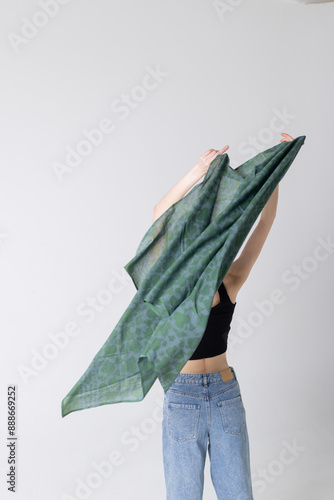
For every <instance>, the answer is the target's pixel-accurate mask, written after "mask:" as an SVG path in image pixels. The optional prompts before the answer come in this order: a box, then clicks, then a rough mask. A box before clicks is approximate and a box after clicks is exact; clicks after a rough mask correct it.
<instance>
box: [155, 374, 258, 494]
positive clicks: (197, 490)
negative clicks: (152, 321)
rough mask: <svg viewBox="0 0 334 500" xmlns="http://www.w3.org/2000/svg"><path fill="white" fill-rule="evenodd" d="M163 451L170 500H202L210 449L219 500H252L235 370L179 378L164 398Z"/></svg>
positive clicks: (242, 411)
mask: <svg viewBox="0 0 334 500" xmlns="http://www.w3.org/2000/svg"><path fill="white" fill-rule="evenodd" d="M223 378H224V380H225V381H224V380H223ZM162 445H163V463H164V474H165V483H166V491H167V500H201V499H202V496H203V487H204V464H205V458H206V451H207V448H208V452H209V457H210V474H211V479H212V483H213V486H214V488H215V491H216V494H217V498H218V500H253V492H252V482H251V471H250V453H249V441H248V432H247V425H246V411H245V408H244V405H243V401H242V398H241V394H240V387H239V382H238V380H237V377H236V374H235V370H234V369H233V367H232V366H230V367H229V368H228V369H227V370H223V371H222V372H214V373H196V374H193V373H192V374H190V373H179V374H178V375H177V377H176V379H175V380H174V382H173V384H172V385H171V387H170V388H169V389H168V390H167V391H166V392H165V396H164V406H163V421H162Z"/></svg>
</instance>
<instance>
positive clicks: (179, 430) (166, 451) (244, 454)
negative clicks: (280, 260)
mask: <svg viewBox="0 0 334 500" xmlns="http://www.w3.org/2000/svg"><path fill="white" fill-rule="evenodd" d="M282 136H283V139H281V141H280V142H285V141H292V140H293V138H292V137H291V136H289V135H288V134H285V133H282ZM228 147H229V146H225V147H224V148H222V149H221V150H219V151H217V150H214V149H209V150H207V151H206V152H205V153H203V154H202V155H201V156H200V158H199V161H198V163H197V164H196V165H195V166H194V167H193V168H192V169H191V170H190V171H189V172H188V173H187V174H186V175H185V176H184V177H182V179H180V181H178V182H177V183H176V184H175V186H173V187H172V188H171V189H170V190H169V191H168V192H167V193H166V194H165V196H164V197H163V198H162V199H161V200H160V201H159V203H158V204H157V205H156V206H155V207H154V218H153V222H154V221H155V220H156V219H157V218H158V217H160V216H161V215H162V214H163V213H164V212H165V211H166V210H167V209H168V208H169V207H170V206H171V205H172V204H173V203H175V202H177V201H178V200H180V199H181V198H182V197H183V196H184V195H185V194H186V193H187V192H188V191H189V189H190V188H191V187H192V186H194V184H196V183H197V182H198V181H199V180H200V179H201V178H202V177H203V175H205V174H206V172H207V170H208V168H209V166H210V164H211V162H212V161H213V160H214V159H215V158H216V156H217V155H221V154H223V153H225V151H226V150H227V149H228ZM277 201H278V185H277V187H276V188H275V190H274V191H273V193H272V195H271V197H270V198H269V200H268V202H267V203H266V205H265V207H264V208H263V210H262V212H261V216H260V220H259V222H258V224H257V226H256V227H255V229H254V231H253V232H252V234H251V236H250V237H249V239H248V241H247V243H246V244H245V246H244V248H243V250H242V252H241V255H240V256H239V257H238V258H237V259H236V260H235V261H234V262H233V263H232V265H231V266H230V268H229V270H228V272H227V274H226V275H225V277H224V279H223V282H222V284H221V285H220V287H219V289H218V290H217V291H216V293H215V295H214V297H213V302H212V306H211V314H210V316H209V319H208V323H207V327H206V331H205V332H204V334H203V337H202V339H201V341H200V343H199V345H198V347H197V348H196V350H195V351H194V353H193V355H192V356H191V358H190V359H189V360H188V361H187V363H186V364H185V365H184V366H183V368H182V370H181V371H180V373H179V374H178V375H177V377H176V379H175V381H174V382H173V384H172V385H171V387H170V388H169V389H168V390H167V391H166V393H165V397H164V410H163V423H162V431H163V461H164V473H165V481H166V489H167V500H188V499H189V500H199V499H202V495H203V487H204V465H205V459H206V450H207V448H208V453H209V458H210V473H211V479H212V483H213V486H214V488H215V491H216V494H217V498H218V500H220V499H221V500H253V493H252V482H251V471H250V453H249V440H248V432H247V425H246V412H245V408H244V405H243V402H242V398H241V393H240V386H239V382H238V379H237V376H236V372H235V370H234V368H233V367H232V366H229V364H228V362H227V358H226V348H227V335H228V331H229V329H230V326H229V325H230V322H231V319H232V316H233V313H234V309H235V305H236V297H237V294H238V292H239V290H240V288H241V286H242V285H243V284H244V282H245V281H246V279H247V277H248V275H249V273H250V271H251V269H252V267H253V265H254V263H255V261H256V259H257V258H258V256H259V254H260V251H261V249H262V247H263V245H264V242H265V240H266V238H267V236H268V234H269V231H270V229H271V226H272V224H273V222H274V219H275V216H276V208H277Z"/></svg>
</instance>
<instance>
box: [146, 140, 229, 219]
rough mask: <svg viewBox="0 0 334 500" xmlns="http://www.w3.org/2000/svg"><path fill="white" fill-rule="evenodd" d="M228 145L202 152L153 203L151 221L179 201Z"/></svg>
mask: <svg viewBox="0 0 334 500" xmlns="http://www.w3.org/2000/svg"><path fill="white" fill-rule="evenodd" d="M228 147H229V146H225V147H223V148H222V149H220V150H219V151H217V150H216V149H208V150H207V151H205V153H203V154H202V155H201V156H200V158H199V160H198V162H197V163H196V165H195V166H194V167H192V168H191V169H190V170H189V171H188V172H187V173H186V174H185V175H184V176H183V177H182V178H181V179H180V180H179V181H178V182H177V183H176V184H175V185H174V186H173V187H172V188H171V189H170V190H169V191H168V192H167V193H166V194H165V195H164V196H163V197H162V198H161V200H160V201H159V202H158V203H157V204H156V205H155V207H154V214H153V222H154V221H155V220H156V219H158V218H159V217H160V216H161V215H162V214H163V213H164V212H166V210H168V208H169V207H171V206H172V205H173V204H174V203H176V202H177V201H179V200H180V199H181V198H183V196H184V195H185V194H186V193H187V192H188V191H189V189H191V188H192V187H193V186H194V185H195V184H196V182H198V181H199V180H200V179H201V178H202V177H203V175H205V174H206V172H207V171H208V168H209V166H210V163H211V162H212V161H213V160H214V159H215V158H216V156H218V155H220V154H223V153H224V152H225V151H226V150H227V148H228Z"/></svg>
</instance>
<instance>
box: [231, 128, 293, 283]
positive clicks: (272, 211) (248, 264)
mask: <svg viewBox="0 0 334 500" xmlns="http://www.w3.org/2000/svg"><path fill="white" fill-rule="evenodd" d="M282 135H283V137H284V139H281V141H280V142H287V141H292V140H293V138H292V137H291V136H290V135H288V134H285V133H282ZM277 202H278V185H277V186H276V188H275V189H274V191H273V193H272V195H271V196H270V198H269V200H268V201H267V203H266V204H265V206H264V208H263V210H262V212H261V216H260V220H259V222H258V224H257V225H256V227H255V229H254V231H253V232H252V234H251V235H250V237H249V238H248V240H247V243H246V245H245V246H244V248H243V250H242V252H241V254H240V257H238V258H237V259H236V260H235V261H234V262H233V263H232V264H231V266H230V268H229V270H228V274H229V275H230V277H231V278H232V279H233V282H234V285H235V289H240V287H241V286H242V285H243V283H244V282H245V281H246V279H247V277H248V275H249V273H250V272H251V269H252V267H253V266H254V264H255V262H256V260H257V258H258V256H259V255H260V252H261V250H262V248H263V245H264V242H265V241H266V239H267V236H268V234H269V231H270V229H271V227H272V225H273V223H274V220H275V217H276V211H277Z"/></svg>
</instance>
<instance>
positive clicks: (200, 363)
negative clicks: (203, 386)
mask: <svg viewBox="0 0 334 500" xmlns="http://www.w3.org/2000/svg"><path fill="white" fill-rule="evenodd" d="M223 283H224V286H225V288H226V291H227V293H228V296H229V297H230V299H231V301H232V302H233V303H235V301H236V292H237V291H236V289H235V288H233V285H232V283H231V281H230V280H229V278H228V276H225V278H224V279H223ZM219 302H220V297H219V292H218V290H217V291H216V293H215V294H214V296H213V302H212V306H211V307H214V306H216V305H217V304H219ZM228 367H229V364H228V362H227V358H226V352H223V353H222V354H218V356H213V357H212V358H202V359H189V360H188V361H187V362H186V364H185V365H184V366H183V368H182V370H180V373H212V372H219V371H221V370H225V369H226V368H228Z"/></svg>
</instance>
